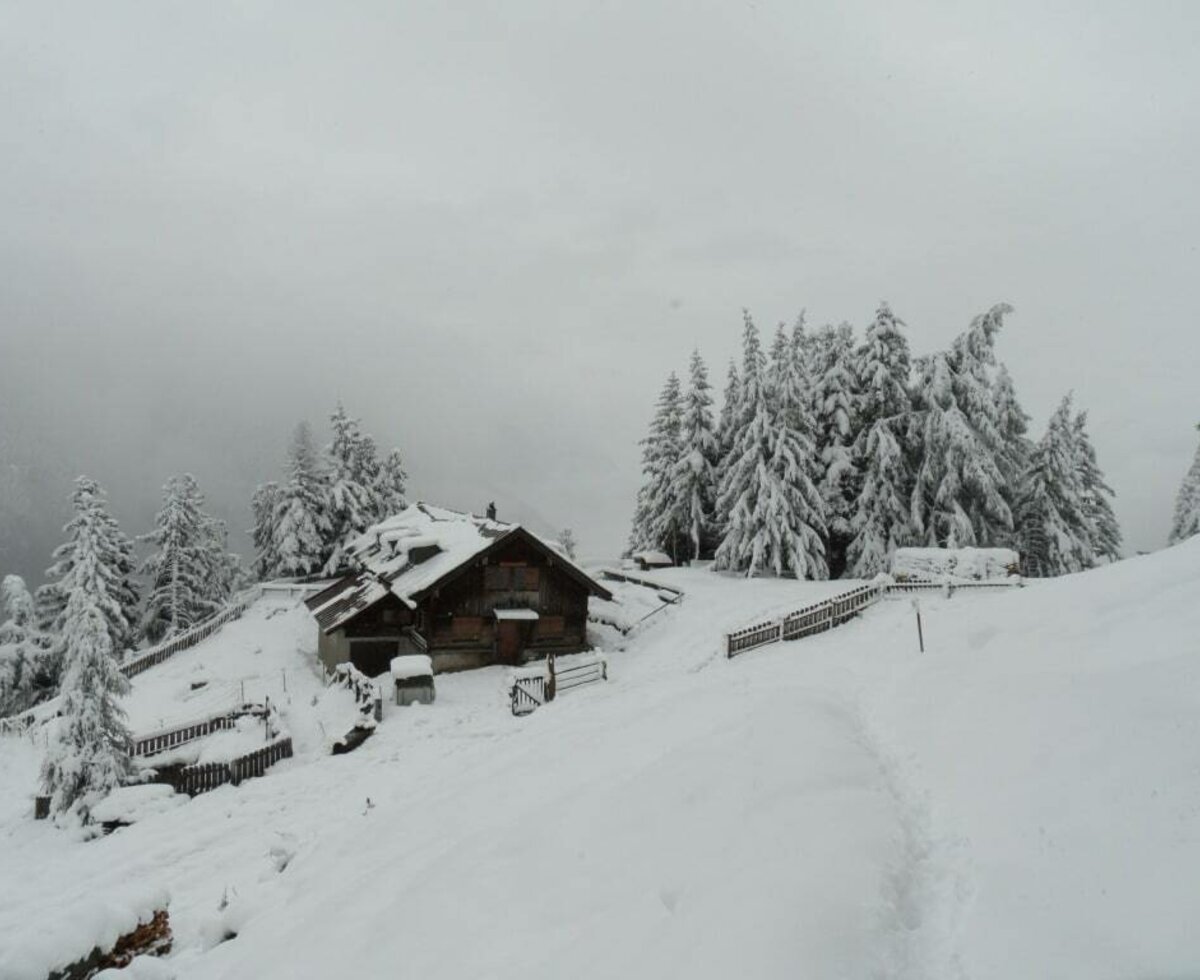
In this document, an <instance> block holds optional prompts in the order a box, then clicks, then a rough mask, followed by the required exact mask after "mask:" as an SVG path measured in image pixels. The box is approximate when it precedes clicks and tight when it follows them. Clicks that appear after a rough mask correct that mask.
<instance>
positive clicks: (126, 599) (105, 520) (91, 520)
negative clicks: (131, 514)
mask: <svg viewBox="0 0 1200 980" xmlns="http://www.w3.org/2000/svg"><path fill="white" fill-rule="evenodd" d="M71 506H72V508H73V510H74V515H73V516H72V518H71V520H70V521H68V522H67V524H66V526H65V527H64V528H63V533H64V534H65V535H66V541H64V542H63V543H62V544H61V545H59V546H58V547H57V548H55V549H54V553H53V555H51V557H52V558H53V564H52V565H51V566H50V567H49V568H48V569H46V578H47V580H48V581H47V582H46V584H45V585H44V586H42V587H41V588H40V589H39V590H38V591H39V595H38V602H37V604H38V607H39V612H38V616H39V619H41V620H43V622H45V624H46V626H47V628H48V629H49V630H50V631H51V632H53V633H55V634H58V633H61V632H62V630H63V627H64V624H65V621H66V604H67V599H68V593H67V591H66V589H65V587H64V585H63V583H64V582H65V581H66V580H67V579H68V578H69V576H70V574H71V570H72V569H73V568H74V567H75V563H76V561H77V560H78V552H79V547H80V545H79V539H80V535H81V534H83V533H84V530H85V529H86V531H87V533H88V535H89V536H90V539H91V540H92V541H93V543H94V547H95V551H96V555H97V558H98V560H99V561H100V562H101V563H102V568H103V573H104V575H105V578H106V581H107V583H108V592H109V594H110V595H111V596H112V597H113V599H114V601H115V602H116V606H115V608H112V609H109V610H107V611H106V613H105V616H106V622H107V624H108V634H109V640H110V641H111V644H112V648H113V650H115V651H116V655H117V656H118V657H120V656H122V655H123V654H124V652H125V651H126V650H128V649H129V648H130V647H132V646H133V644H134V640H135V637H136V629H135V625H134V624H135V623H136V622H137V617H138V604H139V601H140V589H139V587H138V584H137V580H136V578H135V575H136V574H137V560H136V558H135V556H134V550H133V542H132V541H131V540H130V539H129V538H128V537H127V536H126V535H125V534H124V533H123V532H122V531H121V528H120V525H119V524H118V523H117V521H116V519H115V518H114V517H113V516H112V515H111V514H110V513H109V511H108V497H107V495H106V494H105V492H104V490H103V489H102V488H101V487H100V485H99V484H98V483H97V482H96V481H95V480H93V479H91V478H90V477H87V476H80V477H78V478H77V479H76V480H75V488H74V490H73V491H72V493H71Z"/></svg>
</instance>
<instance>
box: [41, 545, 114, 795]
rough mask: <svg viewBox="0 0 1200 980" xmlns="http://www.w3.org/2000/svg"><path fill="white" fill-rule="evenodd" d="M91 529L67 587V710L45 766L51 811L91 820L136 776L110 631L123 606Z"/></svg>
mask: <svg viewBox="0 0 1200 980" xmlns="http://www.w3.org/2000/svg"><path fill="white" fill-rule="evenodd" d="M92 529H93V528H92V527H91V526H88V527H85V528H84V529H83V530H82V533H81V535H80V537H79V538H78V542H79V549H78V552H77V555H76V561H75V564H74V565H73V566H72V568H71V570H70V572H69V573H68V574H67V575H66V576H65V577H64V578H63V580H62V585H63V589H64V590H65V591H66V592H67V608H66V615H65V617H64V622H63V632H62V638H63V647H64V653H63V671H62V684H61V687H60V694H61V697H62V706H61V708H60V709H59V715H60V720H59V721H58V728H57V731H56V732H55V736H54V738H53V740H52V741H51V743H50V746H49V748H48V750H47V753H46V758H45V761H44V763H43V766H42V782H43V786H44V789H45V792H46V794H47V795H48V796H50V798H51V804H50V805H51V808H52V809H53V810H55V811H56V812H59V813H63V812H66V811H68V810H71V809H72V808H76V809H77V811H78V812H79V813H80V814H81V815H82V816H83V817H85V818H86V816H87V812H88V810H89V808H90V807H91V806H92V805H93V804H94V803H95V802H97V801H98V800H99V799H101V798H102V797H103V796H104V795H105V794H106V793H108V792H109V791H110V790H112V789H115V788H116V787H117V786H119V785H121V783H122V782H124V781H125V779H127V778H128V777H129V775H130V774H131V773H132V771H133V765H132V762H131V757H132V749H133V743H132V739H131V737H130V734H129V730H128V728H126V727H125V712H124V710H123V709H122V708H121V706H120V704H119V702H118V700H117V699H118V698H119V697H120V696H121V695H122V694H125V693H126V692H127V691H128V690H129V681H128V680H126V678H125V676H124V675H123V674H122V673H121V669H120V667H119V666H118V663H117V658H116V656H115V655H114V651H113V647H112V640H111V638H110V636H109V630H108V621H109V619H110V618H111V616H112V615H113V614H114V612H116V611H119V609H120V606H119V603H118V602H117V600H116V599H115V597H113V596H112V595H111V594H110V593H109V591H108V582H107V577H106V573H105V569H104V563H103V561H102V560H101V558H100V556H99V555H98V554H97V549H98V547H99V542H97V541H96V540H94V539H93V538H92V537H91V530H92Z"/></svg>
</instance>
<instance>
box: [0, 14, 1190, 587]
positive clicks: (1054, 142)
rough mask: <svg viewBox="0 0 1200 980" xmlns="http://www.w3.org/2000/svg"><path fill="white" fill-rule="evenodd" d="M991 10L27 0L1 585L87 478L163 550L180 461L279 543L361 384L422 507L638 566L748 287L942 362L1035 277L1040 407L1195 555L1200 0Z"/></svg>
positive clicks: (0, 49) (1133, 542) (775, 304)
mask: <svg viewBox="0 0 1200 980" xmlns="http://www.w3.org/2000/svg"><path fill="white" fill-rule="evenodd" d="M972 7H974V5H968V4H964V3H947V4H944V5H915V4H911V3H903V4H893V3H881V4H878V5H866V4H851V3H844V2H840V3H837V4H823V5H813V4H805V3H802V2H798V0H788V2H770V0H756V2H751V3H731V2H721V3H706V2H697V0H690V2H686V3H683V2H681V3H663V2H650V0H643V2H637V3H632V2H631V3H603V2H594V3H588V4H576V3H569V2H564V0H551V2H536V3H534V2H524V0H514V2H504V3H494V4H475V3H450V4H447V3H441V2H436V3H422V4H418V3H395V2H390V3H379V4H368V3H361V2H359V3H352V4H328V3H320V4H308V3H297V2H287V3H282V2H281V3H246V2H242V3H238V4H217V3H142V4H136V5H133V4H122V3H113V2H110V3H105V4H84V3H78V4H56V3H42V2H23V3H15V2H8V3H3V4H0V216H2V220H0V259H2V261H3V271H2V273H0V338H2V341H0V413H2V414H0V453H6V454H7V455H8V463H7V464H6V465H8V467H9V471H10V473H9V480H8V486H9V490H8V492H9V494H10V500H9V501H8V502H7V508H8V512H9V514H10V519H11V515H12V514H14V513H17V514H20V515H24V516H22V517H21V521H23V522H24V523H23V524H22V526H23V527H25V528H26V532H27V533H26V535H25V543H24V545H22V546H19V547H14V546H10V547H9V554H8V555H7V556H5V555H0V572H4V571H9V570H17V571H22V572H25V573H27V574H28V573H34V572H36V571H37V570H38V569H40V567H42V566H43V565H44V558H43V557H36V554H37V552H38V550H39V549H40V548H41V547H42V546H43V544H44V546H45V547H46V548H48V547H49V546H50V545H51V544H53V543H54V542H53V541H52V540H47V541H45V542H41V541H40V539H39V540H37V541H34V542H33V543H32V544H30V540H29V539H30V535H33V536H34V537H36V534H35V533H34V531H33V530H29V529H36V528H39V527H44V526H47V525H48V524H57V523H61V518H62V516H63V508H64V506H65V497H66V495H67V493H68V492H69V484H68V477H69V476H72V475H74V473H76V472H79V471H86V472H88V473H89V474H90V475H93V476H95V477H96V478H97V479H99V480H100V481H101V482H102V483H103V484H104V485H106V486H107V487H108V488H109V490H110V495H111V497H112V500H113V504H114V508H115V510H116V512H117V513H118V515H119V516H120V517H121V518H122V519H123V521H124V522H125V524H126V526H127V529H128V530H129V531H131V532H139V531H143V530H146V529H147V528H148V524H149V521H150V519H151V516H152V514H153V510H154V507H155V504H156V502H157V497H158V493H159V488H160V487H161V485H162V483H163V481H164V480H165V478H166V477H167V476H169V475H170V474H171V473H173V472H177V471H181V470H185V469H189V470H191V471H192V472H194V473H195V474H196V476H197V478H198V479H199V481H200V483H201V485H202V486H203V487H204V488H206V489H207V491H208V492H209V496H210V500H211V501H212V503H213V505H214V508H213V509H214V510H216V511H218V512H220V513H221V514H222V515H223V516H226V517H228V518H229V519H230V521H231V523H233V524H234V525H235V526H246V525H247V524H248V523H249V514H248V499H249V495H250V492H251V490H252V489H253V487H254V485H255V484H256V483H258V482H259V481H261V480H264V479H268V478H271V477H274V476H275V475H276V474H277V473H278V471H279V468H280V466H281V463H282V456H283V452H284V448H285V445H286V442H287V439H288V436H289V432H290V429H291V427H292V426H293V425H294V423H295V422H296V420H297V419H299V418H301V417H305V418H307V419H309V420H310V421H311V422H312V423H313V424H314V427H315V428H317V431H318V435H319V436H320V437H321V438H322V439H324V438H325V433H326V431H327V430H326V426H325V417H326V416H327V415H328V412H329V410H330V409H331V408H332V406H333V404H334V402H335V400H336V399H338V398H339V397H340V398H342V399H343V400H344V401H345V402H346V405H347V407H348V409H349V410H350V411H351V412H352V413H354V414H358V415H361V416H362V417H363V419H364V422H365V423H366V426H367V428H368V429H369V430H370V431H372V432H373V433H374V434H375V436H376V437H377V439H378V440H379V442H380V444H381V446H382V447H384V448H387V447H390V446H391V445H398V446H399V447H400V448H401V449H402V451H403V452H404V453H405V455H406V458H407V460H408V462H409V467H408V468H409V471H410V474H411V478H412V479H411V489H412V491H413V494H414V496H418V497H421V498H424V499H428V500H432V501H436V502H440V503H444V504H446V505H449V506H458V507H463V508H473V509H476V510H479V509H481V508H482V507H483V506H484V505H485V504H486V503H487V501H489V500H492V499H495V500H496V501H497V504H498V506H499V509H500V516H501V517H506V516H507V517H510V518H521V519H524V520H528V521H530V522H531V524H532V525H533V526H534V527H535V528H536V529H538V530H543V531H545V530H550V529H554V528H557V527H560V526H562V525H573V526H574V527H575V528H576V530H577V534H578V537H579V538H580V539H581V543H582V546H583V550H584V551H585V553H593V554H613V553H615V552H616V551H617V550H618V549H619V547H620V546H621V544H622V543H623V542H624V539H625V535H626V533H627V529H628V519H629V516H630V511H631V508H632V502H633V498H634V494H635V492H636V488H637V485H638V477H639V474H638V462H639V452H638V447H637V440H638V439H639V438H640V437H641V436H642V434H643V431H644V427H645V424H646V422H647V420H648V417H649V415H650V412H651V408H652V406H653V402H654V399H655V396H656V394H657V390H658V388H659V386H660V385H661V382H662V380H663V378H664V376H665V375H666V373H667V372H668V371H670V370H672V369H678V370H680V371H682V370H684V369H685V368H686V361H687V355H688V352H689V351H690V349H691V347H692V346H693V345H698V346H699V347H700V349H701V352H702V353H703V354H704V355H705V357H706V358H707V359H708V360H709V364H710V369H711V371H712V374H713V380H714V383H715V384H716V386H717V387H718V389H719V388H720V387H721V386H722V385H723V379H724V372H725V364H726V362H727V360H728V358H729V357H730V356H731V355H733V354H735V353H736V349H737V346H738V338H739V331H740V320H741V314H740V309H741V308H742V307H743V306H748V307H750V309H751V310H752V311H753V312H754V313H755V315H756V318H757V319H758V320H759V322H760V325H762V326H763V327H764V328H767V329H769V328H771V327H773V325H774V324H775V322H776V321H778V320H780V319H787V320H789V321H790V320H791V319H792V318H793V317H794V316H795V314H796V313H797V312H798V311H799V310H801V309H802V308H806V309H807V311H808V316H809V322H810V323H811V324H813V325H820V324H821V323H824V322H828V321H833V322H836V321H839V320H842V319H847V320H850V321H851V322H853V323H854V324H855V325H856V327H857V328H858V329H860V330H861V329H862V327H863V326H865V324H866V323H867V322H868V321H869V319H870V316H871V314H872V312H873V310H874V308H875V306H876V304H877V302H878V301H879V300H880V299H887V300H889V301H890V302H891V303H892V305H893V307H894V309H895V310H896V312H897V313H898V314H899V315H900V316H901V317H902V318H903V319H904V320H905V321H906V322H907V324H908V326H909V336H910V340H911V343H912V346H913V349H914V351H915V352H918V353H921V352H926V351H930V350H933V349H935V348H937V347H940V346H943V345H945V344H946V343H947V342H948V341H949V340H950V339H951V338H952V337H953V335H954V334H956V333H958V332H959V331H960V330H962V329H963V328H964V327H965V326H966V324H967V323H968V321H969V320H970V318H971V317H972V316H973V315H975V314H976V313H978V312H980V311H982V310H984V309H986V308H987V307H988V306H990V305H991V304H993V303H995V302H998V301H1007V302H1010V303H1012V304H1013V306H1014V307H1015V308H1016V313H1015V314H1014V315H1013V316H1012V317H1011V318H1010V319H1009V321H1008V325H1007V326H1006V328H1005V332H1004V335H1003V336H1002V338H1001V340H1000V354H1001V357H1002V358H1003V359H1004V360H1005V361H1006V362H1007V363H1008V364H1009V366H1010V368H1011V370H1012V373H1013V375H1014V378H1015V380H1016V384H1017V388H1018V393H1019V395H1020V396H1021V398H1022V400H1023V402H1024V404H1025V406H1026V408H1027V409H1028V410H1029V411H1030V412H1031V414H1032V415H1033V416H1034V423H1035V429H1037V430H1038V431H1040V429H1041V428H1042V426H1043V424H1044V422H1045V418H1046V416H1047V415H1048V413H1049V411H1050V409H1051V408H1052V407H1053V405H1054V403H1055V402H1057V400H1058V399H1059V398H1060V397H1061V396H1062V394H1063V393H1064V392H1065V391H1067V390H1068V389H1074V391H1075V393H1076V397H1077V400H1078V402H1079V404H1080V405H1081V406H1082V407H1085V408H1087V409H1088V410H1089V411H1090V413H1091V418H1092V420H1093V422H1092V424H1093V431H1094V437H1095V442H1096V444H1097V448H1098V451H1099V454H1100V460H1101V463H1102V465H1103V466H1104V467H1105V468H1106V469H1107V471H1108V474H1109V476H1110V478H1111V482H1112V484H1113V486H1114V487H1115V489H1116V491H1117V494H1118V497H1117V512H1118V515H1119V516H1120V518H1121V521H1122V523H1123V526H1124V530H1125V534H1126V541H1127V545H1128V546H1129V547H1130V548H1131V549H1150V548H1155V547H1159V546H1161V545H1162V544H1163V542H1164V540H1165V537H1166V533H1167V527H1168V520H1169V511H1170V508H1171V506H1172V501H1173V497H1174V493H1175V490H1176V488H1177V486H1178V483H1179V480H1180V479H1181V477H1182V475H1183V472H1184V471H1185V469H1186V468H1187V465H1188V463H1189V462H1190V458H1191V455H1192V452H1193V449H1194V445H1195V438H1196V433H1195V431H1194V429H1193V425H1194V423H1195V422H1196V421H1197V420H1200V393H1198V386H1197V372H1198V370H1200V332H1198V331H1197V329H1196V320H1195V312H1194V311H1195V309H1196V301H1195V293H1196V290H1195V286H1196V283H1197V279H1198V278H1200V276H1198V272H1200V268H1198V261H1197V260H1198V257H1200V256H1198V252H1197V228H1198V227H1200V193H1198V191H1197V175H1198V174H1200V118H1198V117H1200V58H1198V57H1197V50H1198V49H1200V4H1197V3H1191V2H1180V3H1176V4H1168V3H1157V4H1151V3H1142V4H1128V3H1122V4H1108V3H1103V4H1102V3H1097V2H1087V3H1078V4H1047V3H1045V2H1038V3H1028V4H1022V3H1013V2H1008V3H1004V4H998V3H992V4H988V5H986V7H983V6H980V7H977V8H975V9H971V8H972ZM13 467H17V469H13ZM31 472H32V473H34V474H35V476H34V477H29V474H30V473H31ZM13 473H18V474H22V473H23V474H25V477H20V478H14V477H13V476H12V474H13ZM22 479H23V480H24V483H22V482H21V480H22ZM14 487H18V489H14ZM30 487H33V489H32V490H31V489H30ZM18 497H22V498H23V499H22V500H20V501H18V500H17V498H18ZM0 503H4V502H3V501H0ZM2 511H3V508H0V512H2ZM11 539H12V537H11V535H10V540H11ZM22 548H23V549H24V550H22ZM31 556H33V557H31ZM6 565H8V566H12V565H15V566H17V567H16V568H15V569H13V568H10V567H4V566H6ZM35 566H36V567H35Z"/></svg>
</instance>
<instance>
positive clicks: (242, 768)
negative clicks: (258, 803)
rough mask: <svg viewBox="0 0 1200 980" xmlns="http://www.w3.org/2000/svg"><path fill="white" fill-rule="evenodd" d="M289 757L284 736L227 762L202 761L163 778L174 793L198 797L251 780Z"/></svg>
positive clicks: (289, 743)
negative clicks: (229, 784)
mask: <svg viewBox="0 0 1200 980" xmlns="http://www.w3.org/2000/svg"><path fill="white" fill-rule="evenodd" d="M291 757H292V738H291V736H290V735H285V736H283V737H282V738H278V739H276V740H275V741H273V742H270V743H268V744H267V745H264V746H263V747H262V748H261V749H256V750H255V751H253V752H249V753H247V754H246V755H243V756H238V758H236V759H232V760H230V761H229V762H205V763H200V764H198V765H194V766H184V767H183V768H182V769H179V770H177V771H175V772H173V773H167V774H166V775H165V776H164V779H163V781H164V782H167V783H169V784H170V785H172V786H174V787H175V791H176V792H177V793H187V795H188V796H197V795H199V794H200V793H207V792H208V791H209V790H211V789H216V788H217V787H218V786H224V785H225V784H226V783H232V784H233V785H234V786H236V785H237V784H238V783H240V782H241V781H242V780H243V779H254V778H256V777H258V776H261V775H263V774H264V773H265V772H266V771H267V770H268V769H269V768H270V767H271V766H273V765H274V764H275V763H276V762H278V761H279V760H280V759H290V758H291Z"/></svg>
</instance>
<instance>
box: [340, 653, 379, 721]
mask: <svg viewBox="0 0 1200 980" xmlns="http://www.w3.org/2000/svg"><path fill="white" fill-rule="evenodd" d="M333 683H334V684H341V685H342V686H343V687H345V688H347V689H348V690H349V691H350V692H351V693H352V694H353V695H354V701H355V703H356V704H357V705H358V710H359V711H361V712H362V713H363V715H365V716H368V717H371V718H374V719H375V720H376V721H382V720H383V692H382V691H381V690H380V689H379V685H378V684H376V683H375V682H374V681H373V680H372V679H371V678H370V677H368V676H367V675H366V674H364V673H363V672H362V671H361V670H359V669H358V668H357V667H355V666H354V664H352V663H341V664H338V665H337V666H336V667H334V668H333Z"/></svg>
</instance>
